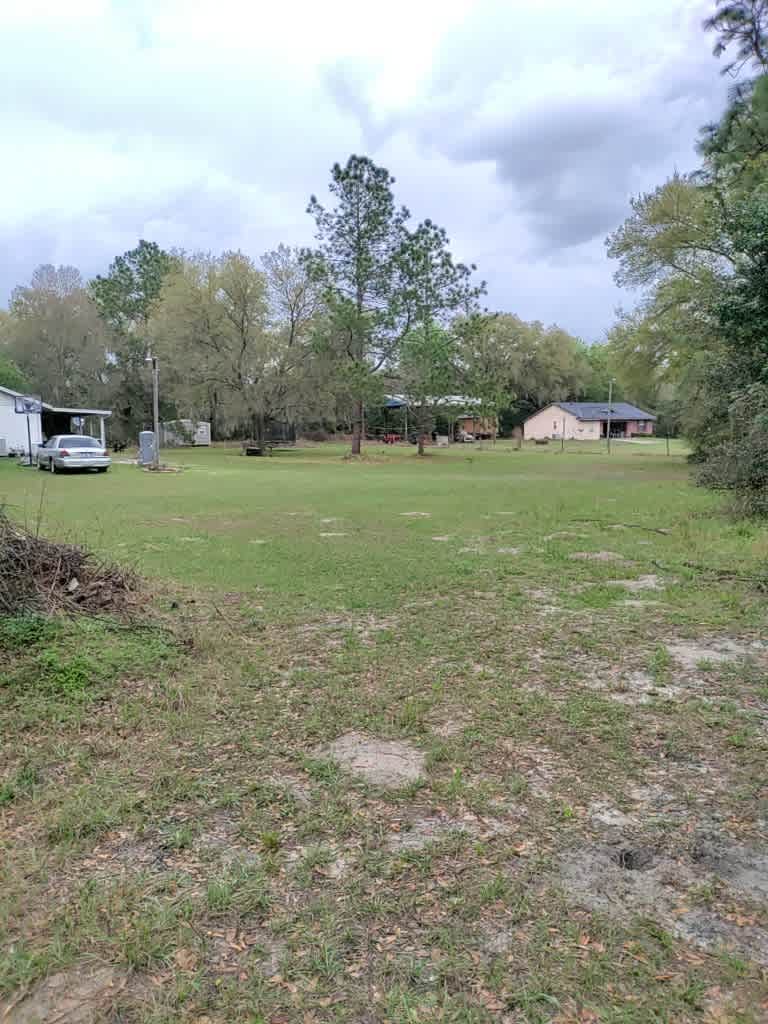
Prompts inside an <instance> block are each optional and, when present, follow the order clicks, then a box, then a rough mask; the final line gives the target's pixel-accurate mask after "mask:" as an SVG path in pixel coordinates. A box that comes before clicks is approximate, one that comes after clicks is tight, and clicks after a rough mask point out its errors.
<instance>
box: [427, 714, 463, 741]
mask: <svg viewBox="0 0 768 1024" xmlns="http://www.w3.org/2000/svg"><path fill="white" fill-rule="evenodd" d="M467 724H468V720H467V719H466V718H464V717H462V716H460V715H454V716H452V717H450V718H448V717H446V718H444V719H442V720H441V721H436V722H434V723H433V724H432V725H431V729H432V732H433V733H435V735H436V736H440V737H441V738H442V739H446V740H447V739H450V738H451V737H452V736H458V735H459V733H461V732H463V731H464V729H466V727H467Z"/></svg>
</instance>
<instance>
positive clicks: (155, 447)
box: [147, 355, 160, 469]
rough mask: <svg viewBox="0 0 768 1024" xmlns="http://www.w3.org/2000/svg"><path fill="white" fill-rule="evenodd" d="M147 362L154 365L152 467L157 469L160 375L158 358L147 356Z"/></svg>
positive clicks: (158, 455)
mask: <svg viewBox="0 0 768 1024" xmlns="http://www.w3.org/2000/svg"><path fill="white" fill-rule="evenodd" d="M147 362H148V363H152V430H153V432H154V435H155V443H154V445H153V454H152V465H153V466H154V468H155V469H159V468H160V373H159V371H158V368H157V357H156V356H152V355H149V356H147Z"/></svg>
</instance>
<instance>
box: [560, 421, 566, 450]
mask: <svg viewBox="0 0 768 1024" xmlns="http://www.w3.org/2000/svg"><path fill="white" fill-rule="evenodd" d="M560 451H561V452H564V451H565V416H563V434H562V437H561V438H560Z"/></svg>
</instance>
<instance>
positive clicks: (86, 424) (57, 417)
mask: <svg viewBox="0 0 768 1024" xmlns="http://www.w3.org/2000/svg"><path fill="white" fill-rule="evenodd" d="M111 415H112V413H111V412H110V411H109V410H108V409H66V408H63V407H59V406H55V405H49V404H48V402H43V411H42V413H41V414H40V419H41V423H42V428H43V437H45V438H47V437H53V435H54V434H90V435H91V436H93V437H97V436H98V437H99V439H100V440H101V443H102V444H103V445H104V447H106V445H107V431H106V426H105V421H106V420H108V419H109V417H110V416H111ZM97 431H98V433H97Z"/></svg>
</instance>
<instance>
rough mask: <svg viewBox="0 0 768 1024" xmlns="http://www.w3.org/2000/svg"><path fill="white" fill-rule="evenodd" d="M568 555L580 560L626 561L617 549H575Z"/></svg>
mask: <svg viewBox="0 0 768 1024" xmlns="http://www.w3.org/2000/svg"><path fill="white" fill-rule="evenodd" d="M568 557H569V558H575V559H576V560H578V561H580V562H626V559H625V558H623V557H622V556H621V555H619V554H618V553H617V552H616V551H574V552H573V554H572V555H569V556H568Z"/></svg>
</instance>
